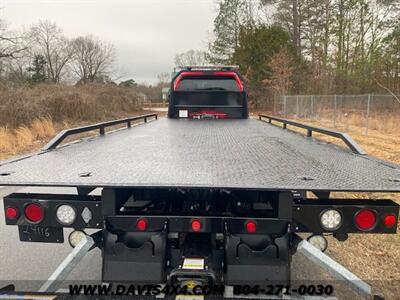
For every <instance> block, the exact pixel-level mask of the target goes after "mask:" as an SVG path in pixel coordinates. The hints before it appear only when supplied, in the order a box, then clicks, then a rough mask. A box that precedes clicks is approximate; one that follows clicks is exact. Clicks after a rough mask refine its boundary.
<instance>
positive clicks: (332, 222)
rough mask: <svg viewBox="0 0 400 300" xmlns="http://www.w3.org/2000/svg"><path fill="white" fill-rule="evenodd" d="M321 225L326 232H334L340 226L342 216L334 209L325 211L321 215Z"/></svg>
mask: <svg viewBox="0 0 400 300" xmlns="http://www.w3.org/2000/svg"><path fill="white" fill-rule="evenodd" d="M321 225H322V227H323V228H324V229H326V230H331V231H332V230H336V229H338V228H339V227H340V226H341V225H342V215H341V214H340V212H338V211H337V210H334V209H328V210H325V211H324V212H323V213H322V215H321Z"/></svg>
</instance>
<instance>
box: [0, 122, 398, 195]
mask: <svg viewBox="0 0 400 300" xmlns="http://www.w3.org/2000/svg"><path fill="white" fill-rule="evenodd" d="M145 121H147V119H145ZM127 123H128V127H129V128H128V129H121V130H118V131H114V132H111V133H107V134H104V128H102V127H101V126H99V127H94V128H93V129H97V128H99V129H100V132H101V133H102V135H101V136H96V137H91V138H86V139H83V140H80V141H79V142H74V143H70V144H66V145H61V146H58V148H56V146H57V144H58V141H59V140H58V141H55V142H54V141H53V142H52V144H50V145H49V146H48V147H47V148H46V150H44V151H42V152H39V153H35V154H32V155H28V156H26V157H24V158H21V159H17V160H14V161H11V162H3V163H2V164H1V165H0V175H1V176H0V185H24V186H73V187H160V188H164V187H206V188H232V189H236V188H240V189H257V190H291V191H293V190H296V191H301V190H308V191H363V192H368V191H370V192H399V191H400V166H399V165H395V164H392V163H389V162H385V161H382V160H378V159H375V158H373V157H370V156H368V155H365V154H363V153H361V152H358V153H354V152H352V151H350V150H349V149H346V148H343V147H339V146H336V145H334V144H328V143H324V142H322V141H320V140H316V139H314V138H312V137H307V136H304V135H301V134H299V133H295V132H292V131H289V130H285V129H282V128H280V127H277V126H274V125H272V124H269V123H267V122H263V121H260V120H255V119H242V120H187V119H159V120H154V121H152V122H148V123H144V124H140V125H137V126H132V127H131V126H130V125H131V123H130V121H128V122H127ZM289 124H290V123H289ZM286 125H287V124H284V127H286ZM308 132H310V131H308ZM61 135H62V134H61ZM309 135H311V134H309ZM355 149H356V150H357V149H359V148H357V146H356V145H355ZM353 150H354V149H353ZM355 152H357V151H355Z"/></svg>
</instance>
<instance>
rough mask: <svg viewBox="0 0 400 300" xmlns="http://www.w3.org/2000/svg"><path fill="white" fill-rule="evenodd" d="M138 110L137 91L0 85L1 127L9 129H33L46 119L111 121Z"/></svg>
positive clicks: (103, 87) (82, 86) (119, 88)
mask: <svg viewBox="0 0 400 300" xmlns="http://www.w3.org/2000/svg"><path fill="white" fill-rule="evenodd" d="M138 109H140V108H139V107H138V101H137V92H136V90H135V89H134V88H124V87H118V86H114V85H104V84H98V85H96V84H94V85H81V86H65V85H49V84H47V85H37V86H34V87H7V86H1V85H0V126H7V127H9V128H18V127H20V126H31V123H32V121H33V120H35V119H41V118H43V117H45V116H47V118H51V119H52V121H53V122H55V123H62V122H64V121H68V122H72V123H77V122H86V121H97V120H103V119H112V118H113V117H115V116H118V115H120V114H121V113H122V112H132V111H137V110H138ZM39 131H40V130H39ZM39 131H38V132H39ZM43 134H45V132H43Z"/></svg>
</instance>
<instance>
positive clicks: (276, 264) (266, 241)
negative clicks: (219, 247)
mask: <svg viewBox="0 0 400 300" xmlns="http://www.w3.org/2000/svg"><path fill="white" fill-rule="evenodd" d="M225 254H226V274H225V283H226V284H228V285H234V284H242V285H243V284H251V285H265V284H282V285H288V284H289V283H290V259H291V256H290V253H289V234H284V235H282V236H280V237H275V238H271V237H270V236H268V235H252V236H249V235H227V237H226V242H225ZM243 274H246V276H243Z"/></svg>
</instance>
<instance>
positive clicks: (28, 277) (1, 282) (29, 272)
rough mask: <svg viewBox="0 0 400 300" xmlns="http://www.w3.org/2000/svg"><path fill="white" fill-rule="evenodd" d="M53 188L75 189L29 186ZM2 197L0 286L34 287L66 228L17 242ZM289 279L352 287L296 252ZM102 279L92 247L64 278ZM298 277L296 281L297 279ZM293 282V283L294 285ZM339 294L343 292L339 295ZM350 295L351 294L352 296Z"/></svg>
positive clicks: (52, 264)
mask: <svg viewBox="0 0 400 300" xmlns="http://www.w3.org/2000/svg"><path fill="white" fill-rule="evenodd" d="M17 190H18V191H24V190H26V189H21V188H11V187H5V188H1V187H0V199H2V198H3V197H4V196H5V195H7V194H10V193H11V192H15V191H17ZM32 190H33V191H35V192H43V191H46V192H53V193H75V189H69V188H62V189H61V188H57V189H50V190H49V189H44V188H31V189H30V191H31V192H32ZM3 212H4V209H3V201H0V287H1V286H5V285H7V284H11V283H13V284H15V286H16V289H17V290H21V291H22V290H24V291H26V290H28V291H29V290H30V291H33V290H37V289H38V288H39V287H40V286H41V285H42V283H43V282H44V281H45V280H46V279H47V278H48V277H49V276H50V275H51V274H52V272H53V271H54V270H55V269H56V268H57V266H58V265H59V264H60V263H61V262H62V261H63V259H64V258H65V257H66V256H67V255H68V254H69V253H70V251H71V249H72V248H71V247H70V246H69V244H68V242H67V238H68V234H69V230H65V231H64V237H65V240H66V242H65V243H64V244H41V243H27V242H20V241H19V236H18V228H17V227H16V226H6V225H5V222H4V213H3ZM291 271H292V279H293V280H294V282H295V284H300V283H301V282H303V283H305V284H311V283H313V284H316V283H318V282H320V283H324V284H327V283H329V284H333V285H334V288H335V291H336V292H335V295H336V296H338V298H339V299H344V298H347V299H349V298H348V297H349V296H350V294H349V293H351V291H350V290H349V289H348V288H344V287H343V285H342V284H339V283H338V282H332V281H329V282H327V281H324V282H321V280H332V278H331V277H330V276H329V275H328V274H327V273H326V272H325V271H324V270H322V269H321V268H320V267H318V266H317V265H315V264H313V263H311V262H309V261H308V260H307V259H306V258H304V257H303V256H302V255H301V254H295V255H294V257H293V261H292V270H291ZM100 280H101V252H100V250H99V249H94V250H92V251H91V252H89V253H88V254H87V255H86V256H85V257H84V258H83V260H82V261H81V263H80V264H79V265H78V266H77V267H76V268H75V269H74V270H73V271H72V272H71V274H70V275H69V276H68V278H67V283H66V284H65V285H64V286H63V288H66V287H67V286H68V282H69V283H71V282H73V283H77V282H80V281H90V282H92V281H100ZM296 280H299V281H296ZM295 284H294V285H295ZM340 295H346V296H345V297H344V298H342V297H341V296H340ZM351 297H352V298H353V299H356V298H357V297H354V295H352V296H351Z"/></svg>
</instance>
